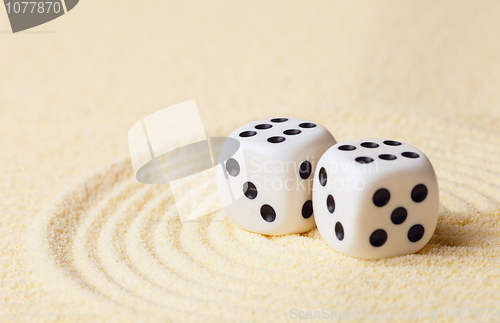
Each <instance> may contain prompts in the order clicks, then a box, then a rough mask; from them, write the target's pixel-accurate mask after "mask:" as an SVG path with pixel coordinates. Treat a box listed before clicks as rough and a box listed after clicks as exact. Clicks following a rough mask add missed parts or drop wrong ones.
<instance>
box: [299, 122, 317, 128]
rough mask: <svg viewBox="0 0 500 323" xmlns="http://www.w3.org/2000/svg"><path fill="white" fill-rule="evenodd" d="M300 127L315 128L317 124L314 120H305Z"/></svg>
mask: <svg viewBox="0 0 500 323" xmlns="http://www.w3.org/2000/svg"><path fill="white" fill-rule="evenodd" d="M299 127H301V128H314V127H316V124H314V123H312V122H304V123H301V124H299Z"/></svg>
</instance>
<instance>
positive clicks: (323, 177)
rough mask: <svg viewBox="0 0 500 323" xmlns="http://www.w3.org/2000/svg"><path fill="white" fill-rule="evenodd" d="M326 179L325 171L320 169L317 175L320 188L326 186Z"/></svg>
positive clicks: (322, 168)
mask: <svg viewBox="0 0 500 323" xmlns="http://www.w3.org/2000/svg"><path fill="white" fill-rule="evenodd" d="M327 177H328V176H327V175H326V169H325V168H324V167H321V169H320V170H319V175H318V178H319V183H320V184H321V186H325V185H326V182H327V179H328V178H327Z"/></svg>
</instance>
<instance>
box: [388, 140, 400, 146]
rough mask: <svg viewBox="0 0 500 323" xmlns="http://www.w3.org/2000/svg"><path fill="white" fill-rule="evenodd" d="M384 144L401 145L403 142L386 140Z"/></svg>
mask: <svg viewBox="0 0 500 323" xmlns="http://www.w3.org/2000/svg"><path fill="white" fill-rule="evenodd" d="M384 144H386V145H387V146H401V143H400V142H399V141H395V140H385V141H384Z"/></svg>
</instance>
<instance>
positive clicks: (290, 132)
mask: <svg viewBox="0 0 500 323" xmlns="http://www.w3.org/2000/svg"><path fill="white" fill-rule="evenodd" d="M301 132H302V131H300V130H299V129H288V130H285V131H283V133H284V134H285V135H289V136H294V135H298V134H299V133H301Z"/></svg>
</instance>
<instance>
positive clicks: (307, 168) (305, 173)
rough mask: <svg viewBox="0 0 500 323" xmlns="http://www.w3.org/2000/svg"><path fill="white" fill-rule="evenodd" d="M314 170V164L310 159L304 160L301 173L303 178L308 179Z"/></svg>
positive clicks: (300, 169)
mask: <svg viewBox="0 0 500 323" xmlns="http://www.w3.org/2000/svg"><path fill="white" fill-rule="evenodd" d="M311 172H312V165H311V163H310V162H309V161H307V160H306V161H303V162H302V164H300V168H299V175H300V178H302V179H308V178H309V176H310V175H311Z"/></svg>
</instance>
